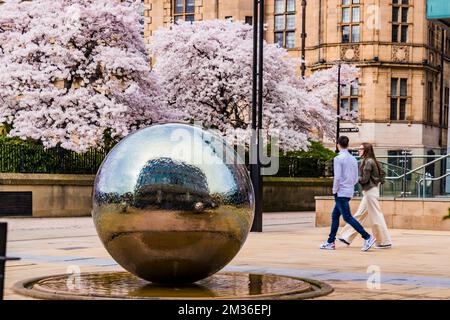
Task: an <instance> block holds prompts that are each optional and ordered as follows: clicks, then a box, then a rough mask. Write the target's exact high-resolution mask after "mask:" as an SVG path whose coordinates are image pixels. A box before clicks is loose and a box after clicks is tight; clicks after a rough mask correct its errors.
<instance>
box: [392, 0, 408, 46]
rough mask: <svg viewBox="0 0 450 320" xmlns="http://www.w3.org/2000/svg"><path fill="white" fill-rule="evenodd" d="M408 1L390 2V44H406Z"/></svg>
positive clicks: (396, 0) (393, 0) (397, 0)
mask: <svg viewBox="0 0 450 320" xmlns="http://www.w3.org/2000/svg"><path fill="white" fill-rule="evenodd" d="M408 11H409V0H392V42H401V43H405V42H408Z"/></svg>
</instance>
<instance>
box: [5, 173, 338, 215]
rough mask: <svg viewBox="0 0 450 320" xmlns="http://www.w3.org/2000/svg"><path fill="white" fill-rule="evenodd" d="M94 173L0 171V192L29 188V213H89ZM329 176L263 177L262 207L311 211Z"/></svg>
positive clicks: (326, 188)
mask: <svg viewBox="0 0 450 320" xmlns="http://www.w3.org/2000/svg"><path fill="white" fill-rule="evenodd" d="M94 179H95V176H92V175H62V174H10V173H2V174H0V192H17V191H21V192H23V191H28V192H32V206H33V209H32V213H33V217H74V216H89V215H90V213H91V208H92V186H93V183H94ZM331 186H332V180H330V179H315V178H273V177H266V178H265V179H264V211H265V212H281V211H314V208H315V200H314V197H315V196H320V195H329V194H331Z"/></svg>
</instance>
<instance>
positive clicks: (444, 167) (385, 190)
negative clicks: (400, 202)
mask: <svg viewBox="0 0 450 320" xmlns="http://www.w3.org/2000/svg"><path fill="white" fill-rule="evenodd" d="M382 159H387V160H388V161H383V160H382ZM379 160H380V163H381V164H382V166H383V169H384V170H385V171H386V172H387V177H386V183H385V184H384V185H383V186H382V188H381V190H380V192H381V195H382V196H385V197H386V196H392V197H403V198H406V197H414V198H416V197H417V198H433V197H437V196H450V194H449V191H450V190H447V186H450V178H449V177H450V171H449V169H448V164H450V162H449V160H450V154H445V155H408V154H407V153H406V152H405V154H403V155H399V156H389V157H379ZM393 160H394V161H393ZM397 160H401V161H397ZM424 161H426V163H423V164H419V165H417V166H416V167H415V168H412V166H413V162H424ZM390 162H398V163H400V164H401V165H395V164H392V163H390ZM409 167H411V168H409ZM436 172H439V173H438V174H436ZM447 179H448V180H449V181H448V183H447ZM359 192H360V190H359Z"/></svg>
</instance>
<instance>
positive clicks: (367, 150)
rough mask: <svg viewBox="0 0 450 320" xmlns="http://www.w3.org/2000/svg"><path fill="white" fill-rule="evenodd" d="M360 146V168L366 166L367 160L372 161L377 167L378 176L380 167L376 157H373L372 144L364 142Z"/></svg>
mask: <svg viewBox="0 0 450 320" xmlns="http://www.w3.org/2000/svg"><path fill="white" fill-rule="evenodd" d="M361 145H362V146H363V147H364V152H363V155H362V158H363V161H362V163H361V168H364V166H365V165H366V160H367V159H373V161H375V163H376V165H377V169H378V174H381V172H382V170H381V166H380V163H379V162H378V160H377V157H376V156H375V151H374V150H373V146H372V144H370V143H368V142H364V143H362V144H361Z"/></svg>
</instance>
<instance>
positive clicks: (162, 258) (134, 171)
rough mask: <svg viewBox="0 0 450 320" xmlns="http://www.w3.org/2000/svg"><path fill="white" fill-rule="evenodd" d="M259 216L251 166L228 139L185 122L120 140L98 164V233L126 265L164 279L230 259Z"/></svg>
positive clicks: (199, 274)
mask: <svg viewBox="0 0 450 320" xmlns="http://www.w3.org/2000/svg"><path fill="white" fill-rule="evenodd" d="M253 215H254V194H253V188H252V185H251V182H250V178H249V175H248V171H247V168H246V166H245V164H243V162H242V160H241V159H240V158H239V156H238V155H237V154H236V153H235V151H234V149H233V148H231V147H229V146H228V145H227V144H226V143H225V142H224V140H223V139H222V138H221V137H220V136H218V135H215V134H212V133H209V132H207V131H204V130H201V129H199V128H197V127H194V126H188V125H183V124H164V125H155V126H152V127H149V128H146V129H142V130H140V131H137V132H136V133H134V134H131V135H129V136H128V137H126V138H125V139H123V140H122V141H121V142H120V143H119V144H117V146H115V147H114V148H113V150H112V151H111V152H110V153H109V154H108V156H107V157H106V159H105V160H104V162H103V164H102V166H101V167H100V169H99V172H98V174H97V177H96V180H95V186H94V194H93V211H92V216H93V218H94V222H95V226H96V229H97V232H98V235H99V237H100V239H101V241H102V242H103V244H104V246H105V248H106V250H107V251H108V252H109V253H110V255H111V256H112V257H113V258H114V259H115V260H116V261H117V263H119V264H120V265H121V266H122V267H123V268H125V269H126V270H128V271H129V272H131V273H133V274H135V275H136V276H138V277H140V278H143V279H145V280H148V281H151V282H154V283H159V284H188V283H193V282H196V281H198V280H201V279H204V278H206V277H208V276H210V275H212V274H214V273H216V272H217V271H219V270H220V269H222V268H223V267H224V266H225V265H226V264H227V263H228V262H230V261H231V259H233V258H234V257H235V255H236V254H237V253H238V251H239V250H240V248H241V247H242V245H243V244H244V242H245V240H246V238H247V235H248V233H249V231H250V228H251V224H252V221H253Z"/></svg>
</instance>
